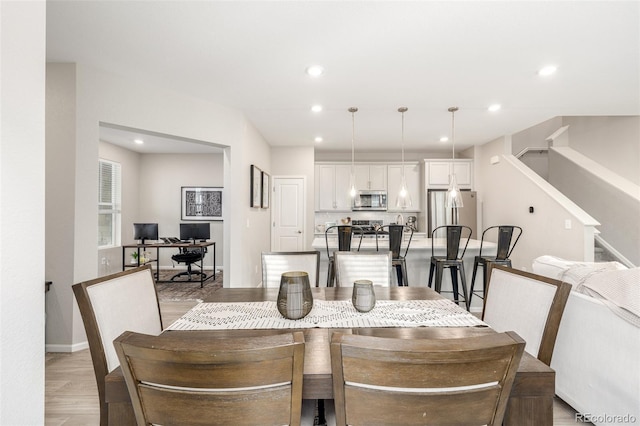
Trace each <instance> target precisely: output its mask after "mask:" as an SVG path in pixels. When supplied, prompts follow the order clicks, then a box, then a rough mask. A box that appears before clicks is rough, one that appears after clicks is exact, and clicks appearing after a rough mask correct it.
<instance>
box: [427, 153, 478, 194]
mask: <svg viewBox="0 0 640 426" xmlns="http://www.w3.org/2000/svg"><path fill="white" fill-rule="evenodd" d="M453 173H455V175H456V181H457V183H458V186H459V187H460V189H473V160H467V159H460V160H424V177H425V185H426V187H427V189H446V188H447V187H448V186H449V176H451V174H453Z"/></svg>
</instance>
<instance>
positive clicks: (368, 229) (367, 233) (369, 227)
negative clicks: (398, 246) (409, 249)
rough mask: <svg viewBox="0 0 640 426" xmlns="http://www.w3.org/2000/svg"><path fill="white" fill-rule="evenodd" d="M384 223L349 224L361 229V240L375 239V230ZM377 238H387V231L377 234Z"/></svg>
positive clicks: (358, 221)
mask: <svg viewBox="0 0 640 426" xmlns="http://www.w3.org/2000/svg"><path fill="white" fill-rule="evenodd" d="M383 223H384V221H382V220H352V221H351V224H352V225H355V226H359V227H361V228H362V230H363V232H364V235H363V238H375V237H376V228H379V227H381V226H382V225H383ZM378 238H389V233H388V232H387V231H380V232H378Z"/></svg>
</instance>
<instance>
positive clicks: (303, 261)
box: [262, 251, 320, 288]
mask: <svg viewBox="0 0 640 426" xmlns="http://www.w3.org/2000/svg"><path fill="white" fill-rule="evenodd" d="M319 269H320V252H319V251H295V252H273V253H262V286H263V287H265V288H268V287H274V288H278V287H280V277H281V276H282V274H283V273H284V272H290V271H303V272H306V273H307V274H309V284H311V286H312V287H313V286H316V287H318V274H319V272H318V271H319Z"/></svg>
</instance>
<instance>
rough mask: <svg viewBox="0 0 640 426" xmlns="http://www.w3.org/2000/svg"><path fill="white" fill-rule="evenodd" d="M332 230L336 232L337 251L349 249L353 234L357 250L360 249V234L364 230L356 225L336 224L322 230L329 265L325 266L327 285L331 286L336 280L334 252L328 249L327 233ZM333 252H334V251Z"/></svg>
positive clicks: (330, 232)
mask: <svg viewBox="0 0 640 426" xmlns="http://www.w3.org/2000/svg"><path fill="white" fill-rule="evenodd" d="M334 230H337V233H338V251H351V240H352V238H353V235H354V234H355V235H356V238H357V239H358V248H357V251H360V246H361V245H362V235H364V230H363V229H362V227H360V226H357V225H337V226H330V227H328V228H327V229H325V231H324V240H325V243H326V246H327V258H328V260H329V265H328V268H327V287H333V284H334V283H335V280H336V270H335V259H334V254H333V253H331V251H330V250H329V234H333V232H334ZM334 253H335V252H334Z"/></svg>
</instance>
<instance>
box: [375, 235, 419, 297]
mask: <svg viewBox="0 0 640 426" xmlns="http://www.w3.org/2000/svg"><path fill="white" fill-rule="evenodd" d="M385 229H386V230H388V231H387V232H388V233H389V249H388V250H389V251H391V254H392V259H391V266H392V267H393V268H395V270H396V276H397V277H398V286H403V287H407V286H409V280H408V278H407V262H406V257H407V253H408V252H409V246H410V245H411V239H412V238H413V228H411V227H410V226H406V225H384V226H381V227H380V228H377V229H376V251H380V247H379V244H378V239H379V236H380V235H384V232H385ZM405 232H407V233H409V239H408V240H407V245H406V247H405V249H404V254H403V255H400V251H401V246H402V240H403V238H404V233H405ZM385 251H386V250H385Z"/></svg>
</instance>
